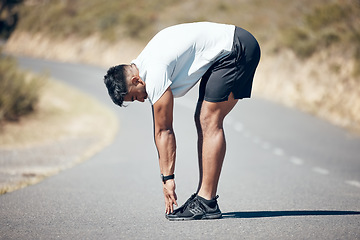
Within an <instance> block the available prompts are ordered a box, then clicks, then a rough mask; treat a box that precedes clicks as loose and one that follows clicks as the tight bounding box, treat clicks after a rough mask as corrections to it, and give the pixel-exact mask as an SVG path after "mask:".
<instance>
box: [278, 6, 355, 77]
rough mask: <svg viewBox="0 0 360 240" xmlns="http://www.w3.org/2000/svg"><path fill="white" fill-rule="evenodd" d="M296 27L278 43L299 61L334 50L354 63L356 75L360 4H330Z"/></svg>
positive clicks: (308, 16)
mask: <svg viewBox="0 0 360 240" xmlns="http://www.w3.org/2000/svg"><path fill="white" fill-rule="evenodd" d="M301 20H302V21H301V22H300V23H299V24H296V25H294V26H291V27H290V28H288V29H286V30H284V31H282V43H284V46H286V47H287V48H290V49H291V50H293V51H294V52H295V53H296V55H297V56H298V57H300V58H302V59H306V58H308V57H310V56H312V55H313V54H314V53H316V52H318V51H320V50H323V49H327V48H330V47H331V46H334V45H335V46H336V47H337V48H340V49H343V50H344V52H345V53H346V52H347V51H349V50H350V51H351V52H352V53H353V54H352V56H351V57H352V58H353V59H354V60H355V67H354V70H353V73H354V75H357V76H358V75H359V74H360V27H359V26H360V1H330V2H329V3H326V4H323V5H319V6H316V7H315V8H314V9H311V10H310V11H309V13H307V14H305V15H304V16H303V18H302V19H301Z"/></svg>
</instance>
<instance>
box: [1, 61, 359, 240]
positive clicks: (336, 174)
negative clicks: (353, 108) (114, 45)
mask: <svg viewBox="0 0 360 240" xmlns="http://www.w3.org/2000/svg"><path fill="white" fill-rule="evenodd" d="M19 63H20V65H21V66H22V67H23V68H26V69H31V70H33V71H44V70H45V71H48V72H49V73H50V74H51V76H53V77H54V78H57V79H59V80H61V81H64V82H66V83H69V84H71V85H73V86H75V87H77V88H79V89H81V90H82V91H84V92H87V93H89V94H91V95H93V96H94V97H95V98H97V99H98V100H99V101H101V102H103V103H104V104H106V105H108V106H109V107H110V108H112V109H113V110H114V111H116V113H117V116H118V118H119V122H120V130H119V132H118V134H117V137H116V139H115V141H114V142H113V144H111V145H110V146H108V147H107V148H105V149H104V150H103V151H102V152H100V153H98V154H96V155H95V156H94V157H92V158H91V159H89V160H88V161H86V162H85V163H82V164H80V165H77V166H76V167H74V168H72V169H69V170H66V171H63V172H61V173H60V174H59V175H56V176H53V177H50V178H48V179H46V180H44V181H43V182H41V183H39V184H36V185H33V186H29V187H27V188H25V189H21V190H18V191H15V192H12V193H7V194H5V195H2V196H0V216H1V217H0V238H1V239H167V240H168V239H210V238H216V239H360V138H359V136H355V135H352V134H350V133H348V132H346V131H345V130H343V129H340V128H338V127H335V126H333V125H330V124H329V123H327V122H325V121H323V120H320V119H317V118H315V117H313V116H310V115H308V114H306V113H302V112H300V111H298V110H294V109H290V108H286V107H283V106H281V105H278V104H275V103H272V102H269V101H265V100H263V99H260V98H252V99H249V100H243V101H240V102H239V103H238V105H237V106H236V107H235V109H234V110H233V112H232V113H231V114H230V115H229V116H228V118H227V119H226V123H225V131H226V136H227V144H228V145H227V155H226V158H225V162H224V167H223V172H222V176H221V179H220V185H219V191H218V194H219V196H220V198H219V205H220V208H221V210H222V212H223V215H224V218H223V219H220V220H212V221H192V222H168V221H167V220H166V219H165V218H164V204H163V196H162V184H161V181H160V177H159V175H160V173H159V168H158V160H157V153H156V149H155V145H154V143H153V137H152V117H151V108H150V104H149V102H146V103H144V104H141V103H132V104H129V106H128V107H127V108H124V109H121V108H119V107H117V106H115V105H114V104H113V103H112V102H111V100H110V98H109V97H108V96H107V93H106V89H105V86H104V85H103V82H102V78H103V76H104V75H105V72H106V71H105V70H104V69H101V68H97V67H93V66H86V65H80V64H66V63H57V62H49V61H43V60H35V59H27V58H19ZM196 95H197V89H194V90H192V91H191V92H190V93H189V94H188V95H186V96H185V97H183V98H180V99H176V101H175V114H174V121H175V122H174V128H175V133H176V137H177V145H178V153H177V165H176V183H177V194H178V202H179V204H182V203H183V202H184V201H185V200H186V199H187V198H188V197H189V196H190V195H191V194H192V193H193V192H194V191H195V190H196V186H197V179H198V170H197V157H196V156H197V154H196V134H195V126H194V123H193V112H194V108H195V101H196ZM98 127H100V128H106V126H98Z"/></svg>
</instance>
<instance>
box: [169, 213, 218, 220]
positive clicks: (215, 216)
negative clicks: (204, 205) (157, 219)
mask: <svg viewBox="0 0 360 240" xmlns="http://www.w3.org/2000/svg"><path fill="white" fill-rule="evenodd" d="M165 217H166V218H167V219H168V220H169V221H191V220H211V219H220V218H222V214H221V213H213V214H211V213H210V214H204V215H195V216H192V217H176V216H174V217H172V216H167V215H166V216H165Z"/></svg>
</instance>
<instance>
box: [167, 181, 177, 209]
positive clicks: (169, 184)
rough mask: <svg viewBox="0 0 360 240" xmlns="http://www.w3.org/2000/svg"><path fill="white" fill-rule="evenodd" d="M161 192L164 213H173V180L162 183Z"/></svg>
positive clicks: (174, 194) (174, 197)
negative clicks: (162, 194) (162, 192)
mask: <svg viewBox="0 0 360 240" xmlns="http://www.w3.org/2000/svg"><path fill="white" fill-rule="evenodd" d="M163 191H164V197H165V212H166V214H170V213H172V212H173V211H174V204H175V206H177V205H178V204H177V202H176V200H177V196H176V193H175V180H174V179H170V180H167V181H166V182H165V183H163Z"/></svg>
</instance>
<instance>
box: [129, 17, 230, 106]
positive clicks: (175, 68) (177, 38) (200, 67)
mask: <svg viewBox="0 0 360 240" xmlns="http://www.w3.org/2000/svg"><path fill="white" fill-rule="evenodd" d="M234 31H235V26H234V25H226V24H219V23H210V22H199V23H185V24H180V25H175V26H172V27H168V28H165V29H164V30H162V31H160V32H159V33H157V34H156V35H155V36H154V37H153V38H152V39H151V40H150V42H149V43H148V44H147V45H146V47H145V48H144V50H143V51H142V52H141V53H140V55H139V56H138V57H137V58H136V59H134V60H133V61H132V63H134V64H135V65H136V66H137V68H138V69H139V74H140V77H141V79H142V80H143V81H145V83H146V92H147V94H148V99H149V100H150V103H151V104H154V103H155V102H156V101H157V100H159V98H160V97H161V96H162V95H163V94H164V92H165V91H166V89H167V88H168V87H169V86H170V88H171V90H172V93H173V95H174V97H181V96H183V95H184V94H185V93H187V92H188V91H189V90H190V89H191V88H192V87H193V86H194V85H195V84H196V83H197V82H198V81H199V79H200V78H201V77H202V76H203V75H204V73H205V72H206V71H207V70H208V69H209V67H210V66H211V63H212V62H214V61H215V60H217V59H220V58H221V57H224V56H226V55H227V54H229V53H230V51H231V49H232V45H233V37H234Z"/></svg>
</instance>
